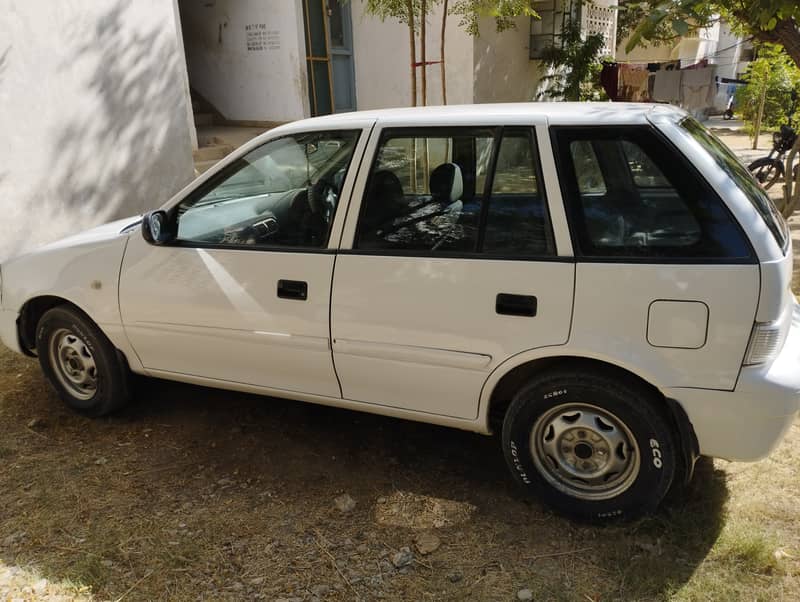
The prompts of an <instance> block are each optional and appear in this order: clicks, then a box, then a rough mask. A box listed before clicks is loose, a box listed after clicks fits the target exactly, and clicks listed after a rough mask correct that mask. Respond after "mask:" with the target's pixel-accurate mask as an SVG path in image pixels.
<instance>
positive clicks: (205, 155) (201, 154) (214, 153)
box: [192, 144, 234, 162]
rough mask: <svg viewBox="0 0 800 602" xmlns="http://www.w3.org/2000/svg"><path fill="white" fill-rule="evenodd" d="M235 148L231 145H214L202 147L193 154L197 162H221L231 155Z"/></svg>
mask: <svg viewBox="0 0 800 602" xmlns="http://www.w3.org/2000/svg"><path fill="white" fill-rule="evenodd" d="M233 150H234V148H233V146H231V145H230V144H212V145H210V146H201V147H200V148H198V149H197V150H196V151H194V152H193V153H192V155H193V156H194V160H195V162H197V161H211V160H214V161H219V160H220V159H222V158H223V157H225V156H227V155H229V154H231V153H232V152H233Z"/></svg>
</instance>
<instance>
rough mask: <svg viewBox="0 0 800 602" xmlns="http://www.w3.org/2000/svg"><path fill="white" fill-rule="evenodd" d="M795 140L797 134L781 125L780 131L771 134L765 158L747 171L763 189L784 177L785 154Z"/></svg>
mask: <svg viewBox="0 0 800 602" xmlns="http://www.w3.org/2000/svg"><path fill="white" fill-rule="evenodd" d="M796 140H797V132H795V131H794V128H792V127H790V126H788V125H782V126H781V129H780V130H779V131H777V132H775V133H773V134H772V150H771V151H770V152H769V155H767V156H766V157H761V158H760V159H756V160H755V161H753V162H752V163H751V164H750V165H748V166H747V169H749V170H750V172H751V173H752V174H753V175H754V176H755V178H756V180H758V182H759V184H761V186H763V187H764V189H765V190H766V189H769V188H770V187H771V186H772V185H773V184H775V182H777V181H778V180H779V179H780V178H782V177H783V176H784V173H785V171H786V168H785V166H784V163H785V160H786V153H787V152H788V151H789V150H791V148H792V147H793V146H794V143H795V141H796ZM798 167H800V166H797V165H795V167H794V171H793V173H794V176H793V177H794V179H795V181H796V180H797V175H798V173H797V172H798Z"/></svg>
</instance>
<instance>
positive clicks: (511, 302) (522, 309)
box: [494, 293, 538, 318]
mask: <svg viewBox="0 0 800 602" xmlns="http://www.w3.org/2000/svg"><path fill="white" fill-rule="evenodd" d="M537 306H538V303H537V301H536V297H533V296H531V295H511V294H509V293H499V294H498V295H497V300H496V302H495V307H494V308H495V311H496V312H497V313H498V314H501V315H504V316H524V317H526V318H532V317H534V316H535V315H536V310H537Z"/></svg>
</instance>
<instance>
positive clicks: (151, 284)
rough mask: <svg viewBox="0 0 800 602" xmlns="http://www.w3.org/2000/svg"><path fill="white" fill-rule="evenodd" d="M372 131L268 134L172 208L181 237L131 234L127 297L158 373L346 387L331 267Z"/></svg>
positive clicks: (137, 340)
mask: <svg viewBox="0 0 800 602" xmlns="http://www.w3.org/2000/svg"><path fill="white" fill-rule="evenodd" d="M365 139H366V133H364V132H363V131H362V129H348V130H328V131H312V132H305V133H297V134H289V135H284V136H281V137H279V138H276V139H273V140H271V141H268V142H266V143H265V144H263V145H262V146H259V147H256V148H254V149H253V150H251V151H250V152H248V153H246V154H244V155H243V156H241V157H239V158H238V159H236V160H235V161H233V162H231V163H230V164H228V165H227V166H226V167H224V168H223V169H222V170H221V171H220V172H219V173H217V174H215V175H214V176H212V177H210V178H209V179H208V180H206V181H205V182H204V183H202V184H200V185H199V186H198V187H197V188H196V189H195V190H194V191H192V192H190V193H189V194H188V195H187V196H186V197H185V198H183V199H182V200H181V201H179V202H178V203H177V204H175V205H174V206H173V207H171V209H170V210H169V211H168V214H169V217H170V220H175V221H176V222H177V224H176V227H177V236H176V239H175V241H174V242H173V243H170V244H166V245H158V246H156V245H151V244H148V243H147V242H145V240H144V239H143V238H142V237H141V236H136V235H134V236H132V237H131V240H130V243H129V245H128V248H127V251H126V254H125V258H124V261H123V265H122V272H121V276H120V291H119V292H120V308H121V312H122V319H123V322H124V325H125V330H126V333H127V335H128V338H129V340H130V342H131V344H132V346H133V348H134V350H135V351H136V353H137V355H138V356H139V359H140V360H141V362H142V365H143V366H144V367H145V368H146V369H147V370H148V371H149V372H150V373H152V374H155V375H162V376H166V377H176V376H179V375H183V376H184V377H196V378H198V379H203V380H201V382H204V380H205V379H210V380H212V381H224V382H227V383H241V384H245V385H251V386H253V385H254V386H258V387H265V388H268V389H270V390H274V391H275V392H280V391H293V392H300V393H305V394H314V395H322V396H329V397H340V396H341V391H340V389H339V384H338V381H337V379H336V374H335V372H334V369H333V363H332V359H331V351H330V330H329V303H330V288H331V277H332V274H333V264H334V258H335V246H336V244H337V243H338V239H339V235H340V233H341V228H342V223H343V220H344V208H343V207H340V205H342V204H344V203H343V202H340V201H341V199H343V198H344V199H346V198H348V196H349V190H350V188H351V187H352V182H351V180H352V177H351V176H348V174H349V172H350V169H349V168H350V165H351V162H353V159H354V157H360V153H361V152H363V147H364V145H365V144H366V140H365Z"/></svg>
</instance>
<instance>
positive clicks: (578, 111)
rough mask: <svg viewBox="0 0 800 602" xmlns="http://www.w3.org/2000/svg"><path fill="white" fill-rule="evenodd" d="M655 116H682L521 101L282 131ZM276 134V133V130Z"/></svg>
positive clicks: (308, 122) (321, 120)
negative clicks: (366, 124) (360, 126)
mask: <svg viewBox="0 0 800 602" xmlns="http://www.w3.org/2000/svg"><path fill="white" fill-rule="evenodd" d="M652 113H661V114H670V113H672V114H675V115H676V116H677V115H683V114H684V111H682V110H681V109H678V108H677V107H673V106H671V105H667V104H651V103H622V102H519V103H503V104H472V105H446V106H429V107H405V108H396V109H378V110H369V111H353V112H350V113H338V114H334V115H325V116H323V117H313V118H311V119H304V120H301V121H295V122H293V123H291V124H287V125H286V126H281V127H280V128H277V129H279V130H283V129H287V130H288V129H291V130H297V129H302V128H306V127H308V128H313V129H320V128H325V127H336V128H340V127H347V126H348V125H352V126H356V125H357V124H358V125H363V124H364V123H365V122H369V121H372V122H378V123H380V124H381V125H383V126H393V127H394V126H396V127H414V126H426V125H428V126H433V125H448V124H452V125H464V124H468V123H472V122H474V123H476V124H488V123H494V124H496V125H503V124H504V123H520V122H523V121H524V122H527V123H549V124H552V125H589V124H591V125H625V124H642V123H645V122H646V121H647V118H648V115H650V114H652ZM273 132H274V130H273Z"/></svg>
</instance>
